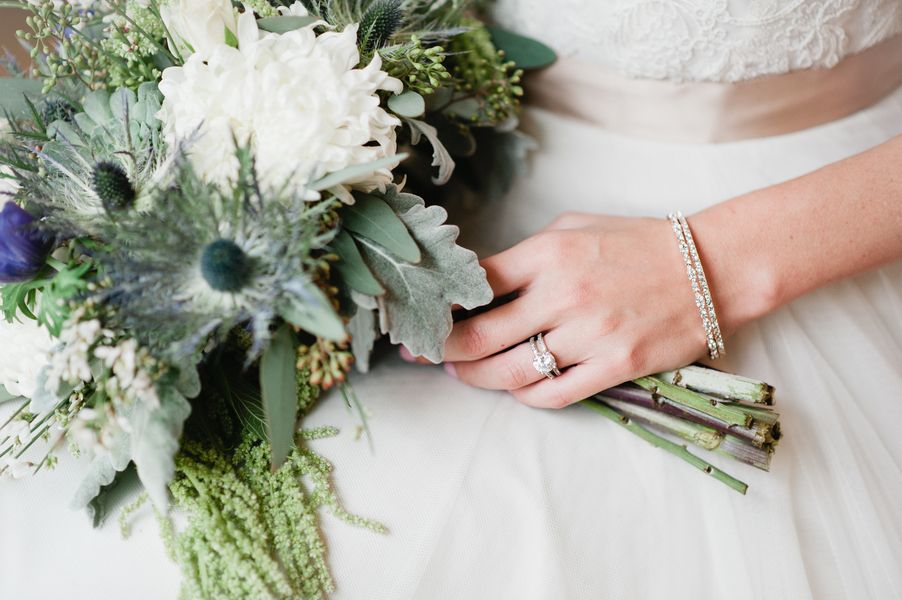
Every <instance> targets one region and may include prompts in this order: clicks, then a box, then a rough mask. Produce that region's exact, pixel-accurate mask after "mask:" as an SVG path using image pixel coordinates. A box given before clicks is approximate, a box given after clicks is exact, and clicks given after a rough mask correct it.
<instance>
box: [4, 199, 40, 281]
mask: <svg viewBox="0 0 902 600" xmlns="http://www.w3.org/2000/svg"><path fill="white" fill-rule="evenodd" d="M34 221H35V218H34V217H33V216H31V214H29V213H28V211H26V210H24V209H22V208H20V207H19V205H18V204H16V203H15V202H7V203H6V204H5V205H4V206H3V210H2V211H0V283H15V282H18V281H27V280H29V279H31V278H32V277H34V276H35V275H37V273H38V271H40V270H41V268H42V267H43V266H44V263H45V261H46V259H47V254H48V253H49V252H50V245H51V244H50V240H49V239H48V238H47V237H46V236H45V235H43V234H41V233H40V232H39V231H37V230H36V229H35V228H34V227H33V224H34Z"/></svg>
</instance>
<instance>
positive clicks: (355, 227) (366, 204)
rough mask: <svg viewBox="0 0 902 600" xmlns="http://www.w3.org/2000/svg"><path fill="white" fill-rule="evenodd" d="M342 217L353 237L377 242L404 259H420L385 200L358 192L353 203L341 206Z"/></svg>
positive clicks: (415, 245) (418, 250)
mask: <svg viewBox="0 0 902 600" xmlns="http://www.w3.org/2000/svg"><path fill="white" fill-rule="evenodd" d="M341 219H342V225H343V226H344V228H345V229H347V230H348V231H350V232H351V233H353V234H354V235H355V237H357V238H360V237H363V238H366V239H367V240H370V241H373V242H376V243H377V244H379V245H380V246H382V247H383V248H385V249H386V250H388V251H389V252H391V253H392V254H394V255H395V256H397V257H398V258H400V259H402V260H404V261H406V262H410V263H418V262H420V258H421V253H420V247H419V246H418V245H417V243H416V241H414V239H413V237H411V235H410V232H409V231H408V230H407V226H406V225H404V222H403V221H401V219H400V218H399V217H398V215H397V214H396V213H395V211H394V210H392V208H391V207H390V206H389V205H388V204H386V203H385V200H383V199H381V198H377V197H376V196H375V195H371V194H357V195H356V196H355V202H354V204H351V205H349V206H345V207H343V208H342V209H341Z"/></svg>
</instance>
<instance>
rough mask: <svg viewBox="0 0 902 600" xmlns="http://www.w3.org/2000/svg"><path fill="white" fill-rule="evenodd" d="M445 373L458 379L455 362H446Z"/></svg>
mask: <svg viewBox="0 0 902 600" xmlns="http://www.w3.org/2000/svg"><path fill="white" fill-rule="evenodd" d="M445 373H447V374H448V375H450V376H451V377H453V378H454V379H457V367H455V366H454V363H445Z"/></svg>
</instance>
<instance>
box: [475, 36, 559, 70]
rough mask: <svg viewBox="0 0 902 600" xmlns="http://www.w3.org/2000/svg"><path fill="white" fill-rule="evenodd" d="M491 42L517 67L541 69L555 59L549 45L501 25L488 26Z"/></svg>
mask: <svg viewBox="0 0 902 600" xmlns="http://www.w3.org/2000/svg"><path fill="white" fill-rule="evenodd" d="M488 30H489V34H490V35H491V36H492V43H493V44H494V45H495V47H496V48H497V49H499V50H503V51H504V58H506V59H507V60H510V61H513V62H514V64H515V65H517V68H518V69H526V70H530V69H542V68H544V67H547V66H549V65H551V64H553V63H554V61H556V60H557V54H555V52H554V50H552V49H551V48H550V47H548V46H546V45H545V44H543V43H542V42H540V41H538V40H535V39H533V38H528V37H526V36H522V35H520V34H518V33H514V32H513V31H509V30H507V29H502V28H501V27H488Z"/></svg>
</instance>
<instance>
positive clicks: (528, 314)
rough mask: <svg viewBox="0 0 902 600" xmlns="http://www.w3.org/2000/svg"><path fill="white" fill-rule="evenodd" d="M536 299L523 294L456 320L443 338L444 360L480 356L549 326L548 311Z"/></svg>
mask: <svg viewBox="0 0 902 600" xmlns="http://www.w3.org/2000/svg"><path fill="white" fill-rule="evenodd" d="M537 302H538V301H537V295H536V294H525V295H523V296H519V297H518V298H515V299H514V300H512V301H510V302H508V303H507V304H502V305H501V306H499V307H497V308H493V309H492V310H490V311H488V312H486V313H483V314H481V315H477V316H475V317H470V318H469V319H465V320H463V321H458V322H457V323H455V324H454V328H453V329H452V330H451V335H450V336H449V337H448V340H447V341H446V342H445V362H459V361H471V360H479V359H482V358H485V357H487V356H491V355H493V354H497V353H498V352H501V351H503V350H506V349H507V348H510V347H512V346H515V345H517V344H519V343H521V342H522V341H523V340H527V339H529V338H530V337H531V336H533V335H535V334H536V333H537V332H539V331H545V330H547V329H550V328H551V326H552V325H553V323H550V322H549V320H550V318H551V316H550V315H551V311H548V310H542V307H540V306H536V304H537ZM540 315H542V316H540Z"/></svg>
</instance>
